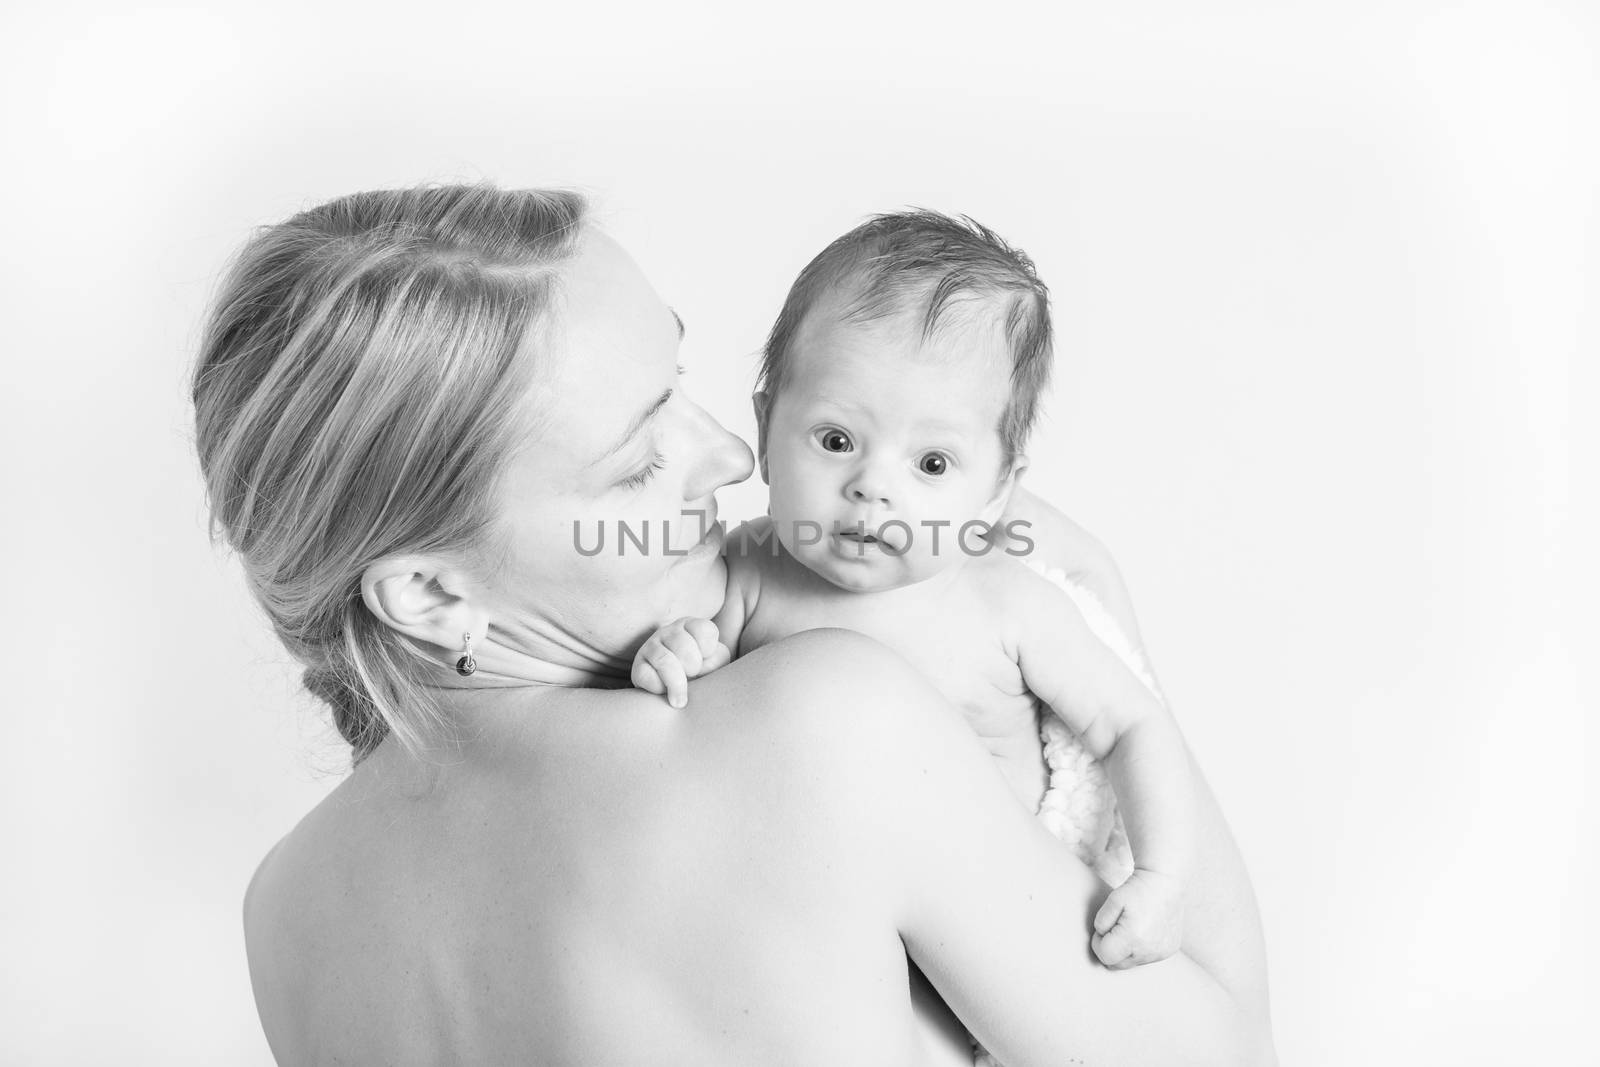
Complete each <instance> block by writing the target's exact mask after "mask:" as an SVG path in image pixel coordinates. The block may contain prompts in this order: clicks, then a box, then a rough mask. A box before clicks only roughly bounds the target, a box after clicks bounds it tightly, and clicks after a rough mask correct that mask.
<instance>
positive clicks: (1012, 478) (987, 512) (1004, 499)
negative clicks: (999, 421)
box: [982, 455, 1028, 526]
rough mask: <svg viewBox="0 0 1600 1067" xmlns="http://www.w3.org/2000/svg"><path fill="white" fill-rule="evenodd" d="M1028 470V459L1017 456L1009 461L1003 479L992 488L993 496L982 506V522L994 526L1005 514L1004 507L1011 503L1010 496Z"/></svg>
mask: <svg viewBox="0 0 1600 1067" xmlns="http://www.w3.org/2000/svg"><path fill="white" fill-rule="evenodd" d="M1027 470H1028V457H1027V456H1022V455H1019V456H1017V457H1016V458H1014V459H1013V460H1012V461H1011V464H1010V467H1009V469H1008V470H1007V471H1006V473H1005V477H1003V478H1001V479H1000V481H999V482H998V483H997V484H996V485H995V487H994V496H992V497H990V498H989V502H988V503H987V504H985V505H984V506H983V516H982V517H983V521H984V522H986V523H988V524H989V525H990V526H994V525H996V524H997V523H999V521H1000V517H1001V516H1002V515H1004V514H1005V513H1006V507H1007V506H1008V505H1009V504H1010V503H1011V494H1012V493H1014V492H1016V489H1017V484H1018V483H1019V482H1020V481H1021V480H1022V476H1023V474H1025V473H1026V472H1027Z"/></svg>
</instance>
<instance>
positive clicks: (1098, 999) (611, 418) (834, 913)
mask: <svg viewBox="0 0 1600 1067" xmlns="http://www.w3.org/2000/svg"><path fill="white" fill-rule="evenodd" d="M680 334H681V325H680V324H679V323H678V322H677V320H676V316H675V315H674V314H673V313H672V312H671V311H670V310H669V309H668V308H667V307H666V306H665V305H664V304H663V303H662V302H661V300H660V298H659V297H658V296H657V295H656V294H655V292H654V291H653V290H652V289H651V287H650V285H649V283H648V282H647V281H646V280H645V279H644V277H643V276H642V275H641V274H640V272H639V270H638V268H637V267H636V266H635V265H634V264H633V263H632V261H631V260H630V259H629V258H628V257H627V255H626V254H625V253H624V252H623V251H622V250H621V249H620V248H619V247H618V246H617V245H616V244H615V243H614V242H612V241H610V240H609V239H608V238H606V237H605V236H604V235H603V234H601V233H599V232H597V231H595V230H594V229H593V228H592V227H589V226H588V225H586V224H585V221H584V213H583V205H582V202H581V201H580V200H579V199H578V198H576V197H575V196H572V195H569V194H562V193H536V192H502V191H499V190H495V189H492V188H487V187H481V186H480V187H456V188H441V189H430V190H410V191H400V192H388V193H374V194H362V195H358V196H355V197H349V198H346V199H343V200H340V201H336V202H334V203H331V204H328V205H324V206H323V207H321V208H317V209H314V210H312V211H309V212H306V213H305V214H303V215H301V216H298V217H296V218H295V219H292V220H290V221H289V222H287V223H284V224H283V225H281V226H277V227H272V228H269V229H268V230H266V231H265V232H264V233H263V234H261V235H260V236H258V237H257V239H256V240H255V241H254V242H252V244H251V245H250V246H249V247H247V249H246V250H245V252H244V253H243V256H242V258H241V260H240V262H239V263H238V264H237V265H236V267H235V269H234V272H233V274H232V276H231V277H230V279H229V281H228V283H227V284H226V287H225V289H224V292H223V294H222V297H221V299H220V301H219V305H218V309H217V311H216V313H215V315H214V318H213V321H212V322H211V324H210V329H209V331H208V334H207V337H206V341H205V347H204V351H203V354H202V358H201V362H200V366H199V368H198V369H197V372H196V376H195V388H194V397H195V407H196V413H197V423H198V431H199V432H198V447H199V451H200V456H201V462H202V466H203V468H204V471H205V474H206V479H207V485H208V489H209V492H210V495H211V501H212V507H213V513H214V521H215V522H216V523H217V525H218V527H219V528H220V530H221V531H222V532H223V533H224V535H225V536H226V537H227V539H228V541H229V542H230V544H232V545H233V546H234V548H235V549H236V550H237V551H238V553H239V555H240V558H241V560H242V561H243V563H244V566H245V568H246V571H247V574H248V576H249V579H250V582H251V585H252V588H253V589H254V591H255V593H256V595H257V596H258V597H259V599H260V600H261V602H262V603H263V605H264V606H265V607H266V610H267V612H268V614H269V616H270V617H271V618H272V621H273V624H274V626H275V628H276V629H277V632H278V634H279V636H280V637H281V638H282V639H283V641H284V642H285V644H286V645H287V647H288V648H289V649H290V651H291V652H293V653H294V654H295V656H296V657H297V658H299V659H301V660H302V661H303V662H305V663H306V664H307V667H308V669H307V682H308V684H309V686H310V687H311V688H312V690H313V691H314V692H316V693H318V694H319V695H320V696H322V697H324V698H325V699H327V700H328V701H329V703H330V704H331V705H332V706H333V707H334V710H335V717H336V721H337V722H338V725H339V728H340V730H341V732H342V734H343V735H344V736H345V738H346V739H347V740H349V742H350V743H351V745H352V747H353V749H354V752H355V757H356V766H355V769H354V771H353V773H352V774H351V775H350V777H349V778H348V779H347V780H346V781H344V782H343V783H342V784H341V785H340V786H339V787H338V788H337V789H336V790H335V791H334V792H333V793H332V794H331V795H330V796H329V797H328V799H327V800H325V801H324V802H323V803H322V804H320V805H319V806H318V807H317V808H316V809H315V810H314V811H312V812H311V813H310V815H308V816H307V817H306V818H305V820H303V821H302V822H301V824H300V825H299V826H297V827H296V828H295V829H294V830H293V831H292V832H291V833H290V834H289V836H288V837H286V838H285V839H284V840H283V841H282V842H281V843H280V844H279V845H278V846H277V847H276V848H275V849H274V850H273V851H272V853H271V854H270V855H269V856H268V857H267V859H266V860H265V861H264V862H263V864H262V866H261V869H260V870H259V872H258V873H257V876H256V878H255V880H254V882H253V883H252V885H251V888H250V891H249V894H248V896H247V899H246V904H245V932H246V940H247V943H248V948H249V956H250V968H251V977H252V981H253V984H254V987H255V990H256V997H257V1003H258V1007H259V1009H260V1013H261V1017H262V1022H263V1024H264V1026H265V1028H266V1032H267V1037H268V1040H269V1041H270V1043H271V1045H272V1048H273V1052H274V1055H275V1056H276V1057H277V1058H278V1060H279V1062H281V1063H285V1064H301V1063H323V1062H349V1063H367V1062H371V1063H574V1064H631V1063H696V1064H711V1063H730V1064H754V1063H762V1064H769V1063H770V1064H777V1063H795V1064H821V1063H839V1062H847V1063H850V1062H862V1063H875V1064H911V1063H921V1062H927V1061H928V1060H929V1059H930V1058H933V1057H936V1056H941V1055H943V1056H947V1057H948V1056H950V1055H951V1053H952V1050H956V1051H959V1046H954V1045H951V1044H940V1041H941V1040H942V1038H941V1036H940V1033H939V1032H938V1030H937V1028H936V1027H929V1026H919V1025H918V1024H917V1023H916V1021H915V1016H914V1013H913V1007H912V995H911V993H910V988H911V987H910V984H909V981H908V967H907V956H908V955H909V956H910V958H911V959H912V960H914V961H915V963H916V964H917V966H918V967H920V968H921V970H922V971H923V972H925V973H926V974H927V976H928V978H929V979H930V980H931V982H932V985H933V986H934V987H936V988H937V990H938V992H939V993H940V994H941V995H942V996H943V998H944V1000H945V1001H946V1002H947V1003H948V1004H949V1005H950V1007H951V1008H953V1009H954V1011H955V1013H956V1015H958V1016H959V1017H960V1019H961V1021H962V1022H963V1023H964V1024H965V1025H966V1026H967V1027H969V1028H970V1029H971V1030H972V1032H973V1033H974V1034H975V1035H976V1036H977V1037H979V1038H980V1039H981V1040H982V1041H983V1042H984V1044H985V1045H987V1046H988V1047H989V1048H990V1049H991V1050H993V1051H994V1052H995V1053H996V1054H997V1055H998V1056H1000V1058H1001V1059H1002V1060H1003V1061H1004V1062H1006V1063H1008V1064H1011V1065H1013V1067H1022V1065H1026V1064H1031V1063H1063V1062H1071V1061H1072V1059H1073V1058H1076V1059H1077V1060H1079V1061H1090V1062H1108V1063H1114V1062H1137V1063H1141V1064H1158V1063H1169V1062H1170V1063H1179V1062H1182V1063H1200V1062H1216V1063H1226V1064H1242V1063H1253V1062H1263V1061H1266V1060H1268V1059H1270V1055H1271V1053H1270V1041H1269V1040H1268V1038H1267V1031H1266V1022H1265V998H1264V993H1263V991H1262V982H1261V970H1262V968H1261V964H1260V957H1259V942H1258V940H1257V934H1256V926H1255V917H1254V912H1253V905H1252V904H1251V902H1250V899H1249V892H1248V886H1247V884H1246V883H1245V882H1244V879H1243V874H1242V870H1241V868H1240V867H1239V865H1238V862H1237V857H1236V854H1235V853H1234V851H1233V849H1232V845H1231V842H1228V841H1227V840H1226V832H1225V830H1224V829H1223V828H1222V824H1221V821H1220V818H1218V817H1217V816H1216V813H1215V808H1214V805H1212V804H1211V803H1210V798H1209V796H1207V797H1203V798H1201V804H1202V808H1203V810H1204V811H1206V812H1207V813H1208V814H1209V815H1210V819H1209V825H1210V829H1211V833H1212V836H1211V838H1210V839H1209V840H1208V841H1202V847H1203V848H1207V849H1208V853H1209V855H1208V859H1209V860H1210V861H1211V863H1212V864H1213V869H1212V871H1211V877H1210V878H1209V880H1208V881H1207V882H1206V883H1205V885H1203V886H1202V887H1201V889H1200V891H1199V893H1198V894H1197V895H1198V897H1199V899H1198V901H1197V903H1196V905H1195V909H1194V914H1193V916H1192V918H1193V922H1192V923H1191V925H1192V926H1193V927H1194V936H1193V937H1192V938H1189V939H1188V941H1187V942H1186V945H1185V954H1184V955H1180V956H1179V957H1175V958H1174V959H1173V960H1171V961H1168V962H1167V963H1164V964H1161V965H1159V966H1152V967H1145V968H1140V969H1138V970H1136V971H1132V972H1127V973H1113V972H1110V971H1107V970H1104V969H1103V968H1100V967H1099V966H1098V965H1097V964H1095V963H1094V962H1093V960H1092V958H1090V957H1089V955H1088V953H1087V952H1086V951H1081V946H1083V945H1085V944H1086V943H1087V937H1086V933H1085V931H1086V927H1087V924H1088V922H1089V917H1090V916H1091V915H1092V914H1093V912H1094V907H1095V904H1096V898H1097V896H1098V895H1099V893H1100V887H1099V885H1098V884H1097V883H1096V881H1095V879H1094V877H1093V876H1092V875H1091V874H1090V873H1089V872H1088V871H1087V870H1086V869H1085V868H1083V867H1082V866H1081V865H1080V864H1079V863H1078V862H1077V861H1076V860H1075V859H1073V858H1072V857H1071V856H1070V855H1069V854H1068V853H1067V852H1066V851H1065V850H1063V849H1061V848H1060V847H1059V846H1058V845H1056V844H1055V843H1054V842H1053V841H1052V840H1051V839H1050V838H1049V837H1048V836H1047V835H1046V834H1044V833H1043V832H1042V831H1041V830H1040V828H1039V827H1038V826H1037V825H1036V824H1035V823H1034V821H1033V820H1032V819H1031V818H1030V817H1029V815H1028V814H1027V813H1026V812H1025V811H1023V810H1022V809H1021V808H1019V807H1018V806H1017V805H1016V803H1015V801H1014V800H1012V799H1011V796H1010V794H1009V792H1008V790H1007V787H1006V786H1005V785H1004V784H1003V782H1002V780H1001V778H1000V776H999V775H998V774H997V773H996V771H995V770H994V768H993V767H992V766H990V764H989V762H988V760H987V757H986V755H985V754H984V752H983V751H982V750H981V749H980V748H979V746H978V744H977V742H976V740H975V739H974V738H973V736H972V735H971V734H970V732H969V731H967V730H966V728H965V727H964V725H963V724H962V723H961V721H960V719H959V717H958V716H957V715H956V713H955V712H954V711H953V710H952V709H950V708H948V707H947V706H946V705H944V704H943V702H942V701H941V700H940V699H939V698H938V697H937V696H936V695H935V694H934V693H933V692H932V691H931V690H930V689H929V688H928V687H927V685H926V684H925V683H923V682H922V681H921V680H920V679H919V678H917V677H916V676H914V675H913V674H911V672H910V671H909V669H908V668H906V666H905V665H904V664H903V663H902V662H900V661H898V660H896V659H895V658H894V657H893V656H892V655H891V654H890V653H888V652H887V650H884V649H882V648H881V647H880V646H877V645H874V644H872V643H870V642H868V641H867V640H866V639H864V638H860V637H858V636H855V635H852V634H848V633H842V632H815V633H810V634H805V635H802V636H800V637H797V638H794V639H791V640H789V641H785V642H782V643H780V644H778V645H774V646H772V647H769V648H766V649H763V650H761V651H759V652H757V653H755V654H753V655H750V656H748V657H746V658H744V659H742V660H740V661H739V662H737V663H735V664H733V665H731V666H729V667H727V668H726V669H724V670H721V671H718V672H716V673H715V674H714V675H712V676H710V677H708V678H706V679H703V680H701V681H699V682H697V683H696V685H695V693H694V700H693V703H692V707H691V709H690V710H688V711H681V712H680V711H673V710H672V709H670V708H668V707H667V706H666V705H665V704H664V703H663V702H661V701H660V700H658V699H656V698H653V697H650V696H648V695H646V694H643V693H640V692H636V691H633V690H631V689H628V688H627V687H626V679H627V675H628V670H629V665H630V658H631V655H632V653H633V651H634V649H635V648H636V647H637V646H638V644H639V643H640V642H641V641H642V640H643V639H644V637H645V636H646V635H647V634H648V633H649V632H650V631H651V629H652V628H653V627H654V626H655V625H657V624H659V623H660V622H662V621H664V620H667V619H671V618H675V617H678V616H684V615H691V616H702V617H704V616H709V615H711V614H713V613H714V609H715V607H716V606H717V605H718V604H719V603H720V601H721V597H722V586H723V576H724V565H723V562H722V560H721V557H720V555H719V548H720V542H721V538H720V534H719V533H718V532H717V528H716V526H715V525H714V524H710V525H709V528H708V525H707V524H706V523H701V522H696V521H692V520H690V521H685V519H684V513H685V512H695V511H703V512H705V513H706V515H707V519H708V521H709V520H710V519H714V517H715V512H716V496H715V494H716V490H717V489H719V488H721V487H722V486H724V485H728V484H731V483H734V482H737V481H740V480H742V479H743V478H745V477H747V476H748V475H749V474H750V470H751V455H750V451H749V449H748V448H747V447H746V446H745V445H744V444H743V442H741V441H739V440H738V439H737V438H736V437H733V436H732V435H731V434H729V433H728V432H727V431H726V430H724V429H722V428H721V427H720V426H719V425H718V424H717V423H716V422H715V421H714V420H713V419H712V418H711V417H710V416H709V415H707V414H706V413H705V412H704V411H702V410H701V409H700V408H698V407H696V406H695V405H694V404H693V403H692V402H691V401H690V400H689V399H688V398H687V397H685V396H684V394H683V391H682V389H681V387H680V383H679V382H678V378H677V375H678V371H677V365H676V364H677V359H676V349H677V344H678V340H679V337H680ZM619 521H625V522H628V523H629V524H630V526H631V527H633V528H634V529H641V528H646V527H648V528H649V529H651V530H652V532H653V534H654V535H655V537H656V538H657V541H656V551H654V552H651V553H643V552H631V551H630V552H627V553H624V554H620V555H617V554H612V553H611V552H602V553H600V554H598V555H586V554H584V553H583V552H581V551H578V550H577V548H578V546H577V545H576V543H575V542H574V535H575V531H576V530H579V529H581V530H585V531H592V530H594V529H595V528H596V525H597V524H598V523H600V522H604V523H605V524H606V525H608V526H613V527H614V526H615V524H616V523H618V522H619ZM1061 946H1076V947H1079V949H1080V951H1078V952H1067V951H1065V950H1063V949H1062V948H1061ZM1080 957H1081V958H1080ZM952 1031H953V1028H952V1027H945V1028H944V1030H943V1031H942V1032H943V1033H944V1034H949V1033H951V1032H952Z"/></svg>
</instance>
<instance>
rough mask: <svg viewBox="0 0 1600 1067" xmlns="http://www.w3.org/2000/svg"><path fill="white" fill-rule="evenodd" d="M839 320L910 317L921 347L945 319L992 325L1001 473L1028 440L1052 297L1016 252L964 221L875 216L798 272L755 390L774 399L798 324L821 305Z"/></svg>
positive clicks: (929, 215)
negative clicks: (1004, 386) (1006, 361)
mask: <svg viewBox="0 0 1600 1067" xmlns="http://www.w3.org/2000/svg"><path fill="white" fill-rule="evenodd" d="M830 293H834V294H836V295H838V296H839V297H840V298H841V305H840V306H841V309H842V310H841V314H842V318H843V320H844V321H846V322H853V323H868V322H872V321H875V320H878V319H882V318H885V317H887V316H890V315H894V314H900V313H904V312H908V311H909V312H914V313H916V314H917V315H918V317H919V319H920V326H921V330H922V337H923V339H924V340H927V339H928V338H930V337H932V336H933V335H934V333H936V332H937V331H938V330H940V329H941V328H943V327H944V326H945V325H947V324H949V322H950V321H951V320H952V319H957V320H958V321H961V322H967V321H971V319H972V317H973V316H974V314H975V313H976V314H979V315H981V314H983V313H989V314H992V315H994V316H995V317H996V319H997V321H998V323H999V325H1000V326H1001V327H1002V328H1003V330H1004V332H1005V338H1006V344H1007V347H1008V348H1009V349H1010V351H1011V398H1010V400H1009V401H1007V403H1006V408H1005V411H1004V413H1003V414H1002V415H1001V418H1000V426H999V432H1000V441H1001V444H1002V446H1003V447H1004V449H1005V459H1006V464H1007V465H1008V466H1009V465H1010V463H1011V462H1012V461H1014V460H1015V459H1016V458H1017V456H1019V455H1020V454H1021V453H1022V451H1023V448H1024V447H1025V446H1026V444H1027V441H1028V434H1029V432H1030V431H1031V430H1032V429H1033V423H1034V420H1035V418H1037V417H1038V413H1039V396H1040V394H1041V393H1042V392H1043V391H1044V388H1045V385H1046V384H1047V383H1048V382H1049V380H1050V358H1051V339H1050V291H1049V289H1047V288H1046V287H1045V284H1044V282H1042V281H1040V280H1039V276H1038V274H1037V273H1036V272H1035V270H1034V266H1033V261H1032V260H1031V259H1029V258H1028V256H1027V254H1026V253H1024V252H1023V251H1022V250H1021V249H1020V248H1015V247H1013V246H1012V245H1010V244H1007V243H1006V242H1005V241H1004V240H1003V239H1002V238H1001V237H1000V236H999V235H998V234H996V233H995V232H994V231H993V230H991V229H989V228H988V227H987V226H984V225H982V224H980V223H978V222H976V221H974V220H973V219H971V218H968V217H967V216H965V215H963V216H960V217H954V216H950V215H944V214H941V213H940V212H937V211H928V210H925V209H914V210H909V211H897V212H892V213H889V214H884V215H874V216H873V217H872V218H870V219H868V220H867V221H866V222H863V223H862V224H861V225H859V226H857V227H856V228H855V229H853V230H851V231H850V232H849V233H847V234H845V235H844V236H843V237H840V238H838V239H837V240H835V241H834V242H833V243H832V244H830V245H828V247H827V248H824V249H823V250H822V251H821V252H820V253H818V254H817V257H816V258H815V259H813V260H812V261H811V262H810V263H808V264H806V267H805V269H804V270H802V271H801V272H800V276H799V277H798V278H796V279H795V281H794V285H792V286H791V287H790V288H789V295H788V297H787V298H786V299H785V300H784V302H783V309H782V310H781V311H779V312H778V320H777V322H775V323H774V324H773V326H772V333H771V334H770V335H769V336H768V338H767V346H766V350H765V352H764V353H763V356H762V360H761V376H760V381H759V385H758V388H760V389H763V390H765V391H766V392H767V393H768V395H769V396H772V397H773V398H776V397H777V396H778V394H779V393H780V392H781V391H782V389H783V386H784V382H785V379H786V377H787V373H788V367H789V361H790V359H791V358H792V357H791V349H792V347H793V345H794V341H795V337H796V335H798V333H799V332H800V327H801V324H802V323H803V322H804V321H805V319H806V316H807V315H808V314H810V312H811V311H812V309H813V308H814V307H816V305H817V304H818V303H819V302H821V300H822V299H823V297H825V296H827V295H829V294H830Z"/></svg>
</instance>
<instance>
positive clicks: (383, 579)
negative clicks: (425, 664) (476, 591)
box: [361, 556, 489, 650]
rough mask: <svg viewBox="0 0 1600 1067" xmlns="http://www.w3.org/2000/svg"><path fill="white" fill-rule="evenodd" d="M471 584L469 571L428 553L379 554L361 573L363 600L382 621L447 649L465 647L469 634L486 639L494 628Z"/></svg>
mask: <svg viewBox="0 0 1600 1067" xmlns="http://www.w3.org/2000/svg"><path fill="white" fill-rule="evenodd" d="M470 589H471V583H470V581H469V579H468V578H467V576H466V575H465V574H464V573H463V572H461V571H459V570H456V569H454V568H451V567H447V566H444V565H443V564H441V563H440V562H439V561H438V560H434V559H430V558H427V557H423V556H403V557H394V558H391V559H383V560H379V561H378V562H377V563H374V564H372V565H371V566H370V567H368V568H367V569H366V570H365V571H364V572H363V573H362V575H361V601H362V603H364V604H366V606H367V610H368V611H370V612H372V614H373V615H374V616H376V617H377V619H378V621H380V622H382V623H383V624H384V625H385V626H387V627H389V628H390V629H391V630H394V631H396V632H398V633H402V634H405V635H406V636H407V637H409V638H411V639H412V640H414V641H420V642H423V643H425V644H430V645H438V646H439V647H441V648H444V649H446V650H455V649H458V648H460V647H461V644H462V640H461V637H462V635H463V634H472V635H473V636H474V637H477V638H480V639H481V638H482V637H483V636H484V634H485V633H486V632H487V630H488V626H489V620H488V616H487V615H486V614H485V613H484V612H483V610H482V609H481V608H480V607H479V606H477V605H475V604H474V603H473V602H472V599H471V597H470V596H469V592H470Z"/></svg>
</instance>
